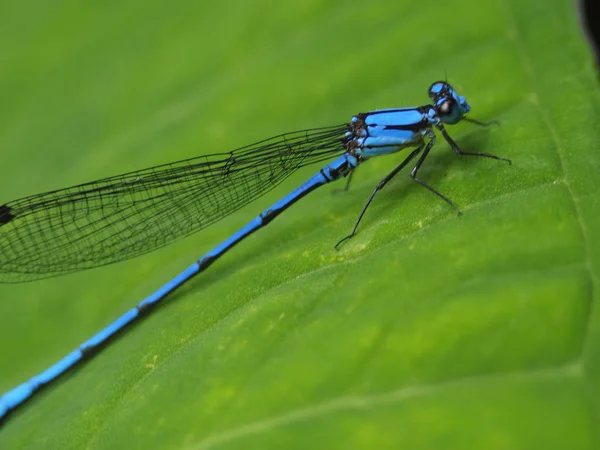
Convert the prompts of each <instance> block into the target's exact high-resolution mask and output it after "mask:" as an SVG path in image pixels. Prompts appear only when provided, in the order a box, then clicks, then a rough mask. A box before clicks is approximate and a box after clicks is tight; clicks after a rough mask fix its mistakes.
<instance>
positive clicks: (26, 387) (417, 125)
mask: <svg viewBox="0 0 600 450" xmlns="http://www.w3.org/2000/svg"><path fill="white" fill-rule="evenodd" d="M429 98H430V99H431V104H428V105H424V106H419V107H414V108H398V109H384V110H376V111H372V112H368V113H361V114H357V115H355V116H354V117H353V118H352V120H351V121H350V122H349V123H346V124H343V125H338V126H333V127H326V128H315V129H309V130H303V131H296V132H292V133H285V134H281V135H279V136H276V137H273V138H270V139H266V140H264V141H261V142H257V143H255V144H252V145H248V146H246V147H242V148H239V149H237V150H233V151H231V152H229V153H220V154H212V155H208V156H201V157H197V158H192V159H188V160H184V161H179V162H175V163H171V164H165V165H162V166H157V167H153V168H150V169H145V170H139V171H136V172H130V173H126V174H123V175H118V176H114V177H109V178H104V179H101V180H98V181H93V182H91V183H86V184H82V185H78V186H73V187H69V188H66V189H59V190H56V191H50V192H46V193H43V194H39V195H32V196H29V197H25V198H22V199H20V200H15V201H12V202H9V203H6V204H4V205H2V206H0V282H7V283H12V282H24V281H32V280H37V279H40V278H46V277H53V276H57V275H64V274H67V273H70V272H75V271H79V270H83V269H90V268H92V267H98V266H102V265H106V264H112V263H116V262H119V261H123V260H125V259H129V258H133V257H135V256H139V255H141V254H143V253H147V252H150V251H152V250H155V249H157V248H159V247H162V246H164V245H167V244H169V243H171V242H173V241H174V240H176V239H179V238H182V237H184V236H187V235H189V234H191V233H194V232H196V231H198V230H201V229H203V228H205V227H207V226H209V225H211V224H213V223H215V222H217V221H218V220H220V219H222V218H223V217H225V216H227V215H229V214H231V213H232V212H234V211H236V210H238V209H239V208H241V207H242V206H244V205H246V204H247V203H249V202H250V201H252V200H254V199H256V198H257V197H259V196H261V195H263V194H264V193H265V192H267V191H269V190H271V189H272V188H273V187H275V186H276V185H278V184H279V183H281V182H282V181H283V180H284V179H286V178H287V177H288V176H289V175H290V174H292V173H293V172H295V171H296V170H298V169H299V168H301V167H304V166H306V165H308V164H313V163H317V162H321V161H324V160H327V159H330V158H332V157H335V156H337V158H336V159H335V160H334V161H333V162H331V163H330V164H328V165H326V166H325V167H323V168H322V169H321V170H319V172H318V173H317V174H316V175H314V176H313V177H312V178H310V179H309V180H308V181H307V182H306V183H304V184H302V185H301V186H300V187H299V188H297V189H296V190H294V191H292V192H291V193H290V194H288V195H287V196H285V197H284V198H283V199H281V200H280V201H278V202H277V203H275V204H274V205H272V206H271V207H270V208H267V209H266V210H265V211H263V212H262V213H260V214H259V215H258V216H257V217H255V218H254V219H253V220H251V221H250V222H249V223H248V224H247V225H246V226H244V227H243V228H242V229H240V230H239V231H237V232H236V233H234V234H233V235H232V236H231V237H229V238H228V239H226V240H225V241H223V242H222V243H221V244H219V245H218V246H217V247H215V248H214V249H213V250H211V251H210V252H208V253H207V254H206V255H204V256H203V257H202V258H200V259H199V260H198V261H196V262H194V264H192V265H191V266H190V267H188V268H187V269H186V270H184V271H183V272H182V273H180V274H179V275H177V276H176V277H175V278H174V279H172V280H171V281H169V282H168V283H166V284H165V285H164V286H162V287H161V288H160V289H158V290H157V291H155V292H154V293H152V294H151V295H149V296H148V297H147V298H145V299H144V300H142V301H141V302H140V303H139V304H138V305H137V306H135V307H134V308H132V309H131V310H129V311H128V312H126V313H125V314H124V315H122V316H121V317H119V318H118V319H117V320H116V321H115V322H113V323H112V324H110V325H109V326H107V327H106V328H104V329H103V330H102V331H100V332H99V333H97V334H96V335H94V336H93V337H92V338H91V339H89V340H87V341H86V342H84V343H83V344H82V345H80V346H79V347H78V348H77V349H76V350H74V351H73V352H71V353H70V354H68V355H67V356H66V357H64V358H63V359H61V360H60V361H58V362H57V363H56V364H54V365H53V366H52V367H50V368H48V369H46V370H45V371H43V372H41V373H40V374H38V375H36V376H34V377H33V378H31V379H30V380H29V381H27V382H25V383H23V384H21V385H20V386H18V387H16V388H14V389H13V390H11V391H9V392H7V393H5V394H4V395H3V396H2V397H0V421H2V420H3V419H5V418H6V417H7V416H8V414H9V413H10V412H12V411H14V410H15V409H16V408H17V407H18V406H19V405H21V404H22V403H23V402H25V401H26V400H28V399H29V398H31V396H32V395H33V394H34V393H35V392H36V391H38V390H39V389H40V388H41V387H42V386H45V385H47V384H49V383H51V382H52V381H54V380H55V379H57V378H58V377H59V376H60V375H62V374H64V373H65V372H66V371H68V370H70V369H71V368H73V367H74V366H75V365H76V364H78V363H80V362H81V361H83V360H84V359H86V358H87V357H89V356H90V355H93V354H96V353H98V350H99V349H100V348H101V347H102V346H103V345H104V344H106V342H107V340H108V339H109V338H111V337H112V336H114V335H115V334H117V333H118V332H119V331H121V330H122V329H123V328H124V327H125V326H126V325H129V324H131V323H132V322H134V321H136V320H137V319H139V318H140V317H142V316H143V315H144V314H146V313H147V312H148V311H150V310H151V309H152V308H153V307H154V306H156V305H157V304H158V303H159V302H160V301H161V300H163V299H164V298H165V297H166V296H167V295H168V294H169V293H170V292H172V291H173V290H175V289H176V288H178V287H179V286H181V285H182V284H184V283H185V282H186V281H188V280H189V279H191V278H192V277H193V276H195V275H197V274H198V273H200V272H202V271H204V270H205V269H206V268H208V266H210V265H211V264H212V263H213V262H215V261H216V260H217V259H218V258H219V257H221V256H222V255H223V254H224V253H225V252H227V251H228V250H229V249H230V248H232V247H233V246H234V245H236V244H237V243H239V242H240V241H242V240H243V239H244V238H246V237H247V236H249V235H250V234H251V233H253V232H254V231H256V230H258V229H259V228H262V227H264V226H265V225H267V224H268V223H269V222H271V221H272V220H273V219H274V218H275V217H277V216H278V215H279V214H281V213H282V212H283V211H285V210H286V209H287V208H288V207H289V206H291V205H292V204H293V203H295V202H296V201H298V200H299V199H301V198H302V197H304V196H305V195H307V194H308V193H309V192H311V191H313V190H315V189H316V188H318V187H319V186H321V185H323V184H326V183H329V182H331V181H335V180H338V179H340V178H341V177H345V176H347V175H349V174H351V173H352V172H353V171H354V170H355V169H356V167H357V166H358V165H359V164H360V163H361V162H363V161H365V160H368V159H369V158H373V157H375V156H380V155H386V154H390V153H395V152H398V151H399V150H402V149H404V148H408V147H413V148H414V150H412V151H411V153H410V154H409V155H408V156H407V157H406V158H405V159H404V160H403V161H402V162H401V163H400V164H399V165H398V166H397V167H396V168H394V170H392V171H391V172H390V173H389V174H388V175H387V176H386V177H385V178H383V179H382V180H381V181H380V182H379V184H377V186H376V187H375V189H374V190H373V192H372V193H371V195H370V196H369V198H368V200H367V202H366V204H365V206H364V207H363V209H362V211H361V213H360V215H359V216H358V219H357V220H356V223H355V225H354V228H353V229H352V231H351V233H350V234H349V235H348V236H346V237H345V238H343V239H342V240H341V241H340V242H338V243H337V244H336V247H337V246H339V245H340V244H341V243H342V242H343V241H345V240H347V239H349V238H351V237H352V236H354V234H355V233H356V230H357V228H358V225H359V223H360V221H361V219H362V218H363V216H364V214H365V212H366V210H367V208H368V207H369V205H370V204H371V202H372V200H373V198H374V197H375V195H376V194H377V192H379V191H380V190H381V189H382V188H383V187H384V186H385V185H386V184H387V183H388V182H389V181H390V180H391V179H392V178H393V177H394V176H395V175H396V174H397V173H398V172H399V171H400V170H401V169H402V168H403V167H405V166H406V165H408V164H409V163H410V162H411V161H413V160H415V158H417V157H418V158H417V159H416V162H415V164H414V166H413V168H412V170H411V172H410V176H411V178H412V179H413V180H415V181H416V182H418V183H419V184H421V185H422V186H424V187H425V188H427V189H428V190H429V191H431V192H433V193H434V194H435V195H437V196H438V197H439V198H441V199H442V200H444V201H445V202H446V203H448V204H449V205H450V206H451V207H452V208H453V209H454V210H455V211H457V212H458V213H460V211H459V210H458V208H457V207H456V206H455V205H454V204H453V203H452V201H451V200H450V199H449V198H448V197H446V196H445V195H443V194H441V193H440V192H438V191H437V190H435V189H434V188H433V187H431V186H430V185H429V184H427V183H426V182H424V181H423V180H421V179H420V178H419V177H418V173H419V169H420V167H421V165H422V164H423V162H424V161H425V159H426V158H427V156H428V155H429V152H430V151H431V149H432V148H433V146H434V145H435V142H436V134H435V132H434V130H435V129H437V130H438V131H439V132H440V133H441V134H442V136H443V137H444V139H445V140H446V141H447V142H448V143H449V144H450V146H451V148H452V149H453V150H454V152H456V154H458V155H461V156H463V155H468V156H480V157H486V158H493V159H498V160H503V161H506V162H508V163H510V160H508V159H505V158H500V157H497V156H494V155H490V154H487V153H473V152H464V151H462V150H461V149H460V147H459V146H458V145H457V144H456V143H455V142H454V141H453V140H452V138H451V137H450V136H449V135H448V133H447V132H446V129H445V128H444V126H445V125H454V124H456V123H458V122H460V121H461V120H466V121H469V122H472V123H475V124H477V125H481V126H487V125H489V124H490V123H491V122H480V121H477V120H474V119H470V118H467V117H465V114H466V113H468V112H469V111H470V109H471V107H470V106H469V104H468V103H467V101H466V100H465V98H464V97H462V96H460V95H458V94H457V93H456V92H455V91H454V89H453V88H452V87H451V86H450V85H449V84H448V83H446V82H443V81H438V82H435V83H433V84H432V85H431V86H430V87H429Z"/></svg>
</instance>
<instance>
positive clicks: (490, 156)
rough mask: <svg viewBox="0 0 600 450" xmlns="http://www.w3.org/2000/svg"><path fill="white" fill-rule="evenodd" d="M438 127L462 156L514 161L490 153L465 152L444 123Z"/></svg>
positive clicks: (509, 162) (437, 125)
mask: <svg viewBox="0 0 600 450" xmlns="http://www.w3.org/2000/svg"><path fill="white" fill-rule="evenodd" d="M436 127H437V129H438V130H440V133H442V136H444V139H446V141H447V142H448V144H450V147H452V150H454V153H456V154H457V155H460V156H480V157H482V158H492V159H497V160H499V161H506V162H507V163H508V164H512V161H511V160H510V159H507V158H501V157H499V156H496V155H490V154H489V153H475V152H463V151H462V150H461V149H460V147H459V146H458V144H457V143H456V142H454V140H453V139H452V138H451V137H450V135H448V133H447V132H446V129H445V128H444V125H442V124H441V123H438V124H436Z"/></svg>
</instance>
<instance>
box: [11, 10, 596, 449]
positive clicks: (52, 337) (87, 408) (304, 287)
mask: <svg viewBox="0 0 600 450" xmlns="http://www.w3.org/2000/svg"><path fill="white" fill-rule="evenodd" d="M574 8H575V7H574V4H573V2H571V1H559V0H552V1H546V2H540V1H535V0H520V1H517V0H497V1H491V2H472V1H468V0H463V1H455V2H450V1H442V0H430V1H427V2H402V1H400V2H386V1H370V2H369V1H363V2H349V1H348V2H342V1H339V2H320V1H316V0H312V1H311V0H308V1H302V2H279V3H278V4H275V3H274V2H270V1H261V0H256V1H253V2H243V1H236V2H233V1H227V0H226V1H222V2H217V3H214V2H201V1H195V2H164V3H162V2H151V3H149V2H146V1H144V2H142V1H140V0H137V1H136V0H126V1H121V2H74V1H71V2H62V3H56V2H50V3H48V4H45V3H44V2H31V1H29V2H28V1H23V2H6V4H3V5H1V6H0V40H1V42H3V50H2V52H0V66H1V67H2V68H3V69H2V71H0V98H2V108H0V148H1V149H2V151H1V154H0V192H1V196H2V199H0V203H2V202H4V201H9V200H11V199H13V198H17V197H21V196H25V195H29V194H34V193H37V192H41V191H46V190H51V189H55V188H59V187H64V186H68V185H72V184H77V183H81V182H85V181H89V180H92V179H95V178H99V177H103V176H108V175H113V174H118V173H121V172H124V171H128V170H133V169H138V168H143V167H147V166H150V165H153V164H158V163H162V162H167V161H171V160H177V159H181V158H184V157H191V156H194V155H198V154H202V153H213V152H217V151H226V150H229V149H231V148H236V147H239V146H241V145H244V144H247V143H250V142H253V141H256V140H259V139H262V138H265V137H268V136H270V135H274V134H278V133H281V132H284V131H292V130H295V129H302V128H307V127H315V126H326V125H331V124H336V123H340V122H343V121H346V120H348V119H349V118H350V117H351V116H352V115H353V114H355V113H357V112H359V111H368V110H371V109H376V108H385V107H401V106H410V105H419V104H423V103H425V102H426V101H427V96H426V94H427V92H426V91H427V87H428V86H429V84H430V83H431V82H433V81H436V80H438V79H444V78H445V77H446V76H447V77H448V80H449V81H450V82H451V83H453V85H454V86H455V87H456V88H457V89H458V90H459V91H460V93H461V94H462V95H465V96H466V97H467V98H468V100H469V102H470V103H471V105H472V107H473V111H472V117H475V118H478V119H480V120H489V119H498V120H500V122H501V126H500V127H491V128H480V127H476V126H473V125H472V124H468V123H464V124H460V125H458V126H456V127H452V128H449V132H450V134H451V135H452V136H453V137H454V139H455V140H456V141H457V142H458V143H459V145H461V146H462V147H463V148H464V149H466V150H471V151H484V152H489V153H493V154H497V155H499V156H502V157H507V158H511V159H512V160H513V162H514V164H513V165H512V166H508V165H506V164H504V163H501V162H498V161H492V160H482V159H477V158H457V157H456V156H455V155H454V154H453V153H452V152H451V150H450V148H449V147H448V145H447V144H446V143H445V142H443V140H441V139H440V140H439V141H438V144H437V145H436V147H435V149H434V152H433V153H432V155H431V156H430V157H429V159H428V160H427V161H426V163H425V165H424V166H423V169H422V171H421V172H420V174H421V177H422V178H423V179H424V180H427V182H429V183H430V184H431V185H433V186H435V187H436V188H437V189H439V190H440V191H441V192H443V193H444V194H446V195H447V196H449V197H450V198H451V199H452V200H453V201H454V202H455V203H456V204H457V205H458V206H459V207H460V208H461V209H462V211H463V212H464V215H463V216H462V217H456V215H455V214H454V213H453V212H452V211H451V210H450V209H449V208H448V206H447V205H446V204H444V203H443V202H441V201H440V200H439V199H438V198H436V197H435V196H433V195H431V193H429V192H427V191H426V190H425V189H422V188H421V187H420V186H418V185H416V183H414V182H412V181H411V180H410V178H409V177H408V176H407V175H408V173H405V174H404V176H402V175H401V176H399V177H397V178H396V179H394V181H393V182H391V183H390V184H389V185H388V186H386V188H385V189H384V190H383V191H382V192H381V193H380V194H379V195H378V196H377V198H376V200H375V202H374V204H373V205H372V207H371V208H370V209H369V211H368V214H367V215H366V216H365V219H364V220H363V222H362V224H361V227H360V229H359V233H358V234H357V235H356V237H355V238H354V239H352V240H351V241H349V242H348V243H347V244H346V245H345V246H344V247H343V248H342V249H341V251H339V252H336V251H335V250H334V249H333V244H335V242H337V240H338V239H340V238H341V237H343V236H344V235H345V234H346V233H347V232H349V231H350V229H351V227H352V225H353V224H354V221H355V219H356V217H357V215H358V213H359V212H360V209H361V207H362V206H363V204H364V201H365V200H366V198H367V197H368V195H369V194H370V192H371V190H372V189H373V187H374V186H375V184H376V183H377V182H378V181H379V180H380V179H381V178H383V177H384V176H385V174H387V173H389V172H390V170H391V169H392V167H394V166H395V165H396V164H398V161H399V160H400V158H402V157H403V156H404V155H393V156H389V157H385V158H380V159H375V160H372V161H369V162H368V163H365V164H364V165H362V166H361V167H360V170H359V171H358V172H357V174H356V176H355V178H354V180H353V185H352V187H351V189H350V191H349V192H342V191H341V189H340V188H341V187H343V182H342V183H338V184H339V185H333V186H329V187H325V188H322V189H320V190H319V191H317V192H315V193H313V194H311V195H310V196H308V197H307V198H306V199H304V200H302V201H301V202H299V203H298V204H297V205H295V206H294V207H293V208H292V209H290V210H289V211H288V212H286V213H285V214H284V215H282V216H281V217H280V218H278V219H277V220H276V221H274V222H273V223H272V224H271V225H270V226H269V228H268V231H261V232H259V233H256V234H255V235H253V236H252V237H250V238H249V239H248V240H247V241H245V242H244V243H242V244H240V245H239V246H238V247H237V248H236V249H235V250H233V251H231V252H230V253H228V254H227V255H226V256H225V257H224V258H223V259H222V260H220V261H219V262H218V263H216V264H215V265H214V266H213V267H211V268H210V270H208V271H207V272H206V273H205V274H202V275H200V276H198V277H197V278H196V279H195V280H194V281H193V282H191V283H189V284H188V285H186V286H185V287H184V288H182V289H181V290H179V291H177V293H176V294H174V295H172V296H171V297H170V298H169V300H168V301H167V302H166V304H164V305H163V306H162V307H160V308H159V309H158V310H156V311H155V313H154V314H152V315H150V316H149V317H147V318H146V319H145V320H143V321H142V322H141V323H139V324H138V325H136V326H135V327H132V328H131V329H129V330H127V331H126V332H125V333H124V334H122V335H121V336H120V337H119V338H118V339H116V340H114V341H113V342H112V343H111V344H110V345H109V346H108V347H107V348H106V350H104V351H103V352H101V353H100V354H98V355H97V356H96V357H95V358H93V359H92V360H90V361H89V362H88V363H86V364H84V365H82V366H80V367H78V368H77V369H76V370H74V371H73V372H71V373H70V374H69V375H67V376H65V377H63V378H61V379H60V381H58V382H56V383H54V384H53V385H52V386H50V387H48V388H47V389H45V390H43V391H42V392H40V393H39V394H38V395H36V396H35V398H34V399H33V400H32V401H30V402H29V403H27V404H26V405H24V406H23V407H22V408H20V409H19V410H18V411H17V412H16V413H15V414H13V415H12V416H11V417H10V418H9V420H8V421H7V422H6V423H5V424H4V426H3V427H2V429H1V430H0V448H3V449H9V448H11V449H12V448H44V449H48V448H61V449H64V448H110V449H113V448H161V449H163V448H184V447H185V448H190V449H207V448H211V449H213V448H219V449H222V448H231V449H239V448H257V449H264V448H269V447H273V448H301V449H306V448H317V447H320V448H327V449H329V448H346V449H347V448H356V449H358V448H361V449H372V448H394V449H397V448H407V449H425V448H432V449H439V448H448V449H449V448H457V449H464V448H485V449H531V448H544V449H565V448H568V449H591V448H597V446H598V444H599V442H600V434H599V432H598V427H597V424H598V423H599V420H600V414H599V405H600V356H599V355H600V347H599V346H600V321H599V320H600V319H599V317H600V316H599V314H598V309H597V303H598V301H599V300H600V299H599V284H598V283H599V272H600V200H599V199H600V195H599V194H600V156H599V155H600V132H599V130H600V129H599V128H598V123H599V119H600V114H599V107H598V105H599V104H600V91H599V89H598V83H597V74H596V72H595V69H594V67H593V63H592V58H591V52H590V50H589V48H587V46H586V43H585V42H584V39H583V37H582V36H583V35H582V31H581V30H580V27H579V24H578V22H577V15H576V11H575V10H574ZM316 170H318V167H311V168H308V169H307V170H303V171H302V173H299V174H298V175H297V176H294V177H293V179H291V180H289V181H288V182H286V183H285V186H282V187H280V188H278V189H276V190H275V191H274V192H271V193H269V194H268V195H267V196H265V197H264V198H262V199H260V200H259V201H258V202H256V203H254V204H252V205H250V206H249V207H247V208H245V209H244V210H242V211H240V212H239V213H236V214H235V215H233V216H231V217H229V218H227V219H226V220H224V221H222V222H220V223H219V224H218V225H217V226H214V227H212V228H210V229H208V230H206V231H203V232H202V233H200V234H198V235H196V236H193V237H191V238H188V239H185V240H183V241H181V242H179V243H177V244H174V245H172V246H169V247H167V248H165V249H163V250H160V251H157V252H154V253H152V254H149V255H147V256H144V257H141V258H138V259H135V260H132V261H129V262H126V263H121V264H117V265H114V266H110V267H106V268H102V269H96V270H93V271H87V272H84V273H79V274H74V275H70V276H66V277H61V278H56V279H50V280H45V281H42V282H37V283H31V284H22V285H1V286H0V365H1V367H2V369H1V371H0V392H2V391H6V390H8V389H10V388H12V387H14V386H15V385H17V384H18V383H20V382H22V381H24V380H26V379H27V378H28V377H30V376H32V375H34V374H35V373H38V372H40V371H41V370H43V369H44V368H46V367H47V366H49V365H50V364H52V363H54V362H55V361H56V360H58V359H59V358H60V357H62V356H63V355H65V354H66V353H67V352H69V351H70V350H72V349H73V348H75V347H76V346H77V345H78V344H79V343H80V342H82V341H83V340H85V339H86V338H88V337H89V336H91V335H92V334H93V333H95V332H96V331H98V330H99V329H101V328H102V327H103V326H105V325H106V324H108V323H110V322H111V321H112V320H114V319H115V318H116V317H117V316H118V315H119V314H121V313H122V312H125V311H126V310H127V309H129V308H130V307H132V306H133V305H135V304H136V303H137V302H138V301H139V300H140V299H141V298H143V297H144V296H145V295H147V294H149V293H150V292H152V291H153V290H154V289H156V288H158V287H159V286H160V285H161V284H162V283H164V282H166V281H167V280H168V279H170V278H171V277H172V276H174V275H175V274H176V273H178V272H179V271H180V270H182V269H183V268H185V267H187V266H188V265H189V264H190V263H191V262H192V261H193V260H194V259H196V258H198V257H199V256H201V255H202V254H203V253H204V252H206V251H207V250H209V249H210V248H212V247H213V246H214V245H216V244H217V243H218V242H220V241H221V240H222V239H224V238H226V237H227V236H228V235H230V234H231V233H232V232H233V231H234V230H236V229H237V228H238V227H240V226H241V225H243V224H244V223H245V222H247V221H248V220H249V219H250V218H252V217H254V215H256V214H257V213H258V212H259V211H261V210H262V209H263V208H264V207H266V206H268V205H269V204H270V203H272V202H273V201H275V200H277V199H278V198H280V197H281V196H283V195H285V193H287V191H289V190H291V189H293V188H294V187H295V186H296V185H297V184H299V183H300V182H302V181H303V180H304V179H305V178H306V177H308V176H309V175H311V174H312V173H314V172H316ZM407 172H408V171H407Z"/></svg>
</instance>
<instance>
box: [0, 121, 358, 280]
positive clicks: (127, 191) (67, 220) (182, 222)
mask: <svg viewBox="0 0 600 450" xmlns="http://www.w3.org/2000/svg"><path fill="white" fill-rule="evenodd" d="M346 130H347V127H346V125H339V126H334V127H327V128H318V129H311V130H303V131H296V132H292V133H286V134H282V135H279V136H276V137H273V138H270V139H266V140H264V141H261V142H257V143H255V144H251V145H248V146H246V147H242V148H239V149H237V150H233V151H232V152H229V153H220V154H213V155H208V156H201V157H197V158H192V159H187V160H183V161H179V162H175V163H171V164H164V165H160V166H156V167H152V168H149V169H144V170H139V171H135V172H130V173H126V174H123V175H118V176H114V177H109V178H104V179H101V180H98V181H93V182H91V183H86V184H82V185H79V186H73V187H69V188H66V189H60V190H57V191H50V192H46V193H43V194H38V195H32V196H29V197H25V198H22V199H20V200H16V201H13V202H10V203H7V204H5V205H2V206H0V282H22V281H31V280H35V279H39V278H46V277H51V276H56V275H61V274H66V273H69V272H73V271H78V270H83V269H88V268H92V267H97V266H101V265H105V264H112V263H115V262H118V261H122V260H125V259H129V258H133V257H134V256H138V255H141V254H143V253H146V252H150V251H152V250H155V249H157V248H159V247H162V246H164V245H166V244H169V243H170V242H173V241H174V240H176V239H179V238H182V237H184V236H187V235H189V234H191V233H194V232H196V231H198V230H201V229H202V228H205V227H207V226H208V225H211V224H212V223H214V222H216V221H218V220H220V219H222V218H223V217H225V216H227V215H229V214H231V213H232V212H234V211H236V210H237V209H239V208H241V207H242V206H244V205H246V204H247V203H249V202H251V201H252V200H254V199H256V198H258V197H260V196H261V195H263V194H264V193H266V192H267V191H269V190H270V189H272V188H274V187H275V186H277V185H278V184H279V183H281V182H282V181H283V180H284V179H285V178H287V177H288V176H289V175H290V174H291V173H293V172H294V171H296V170H297V169H298V168H300V167H303V166H305V165H308V164H312V163H316V162H319V161H324V160H326V159H330V158H331V157H332V156H334V155H337V154H341V153H343V151H344V147H343V144H342V139H343V137H344V133H345V131H346Z"/></svg>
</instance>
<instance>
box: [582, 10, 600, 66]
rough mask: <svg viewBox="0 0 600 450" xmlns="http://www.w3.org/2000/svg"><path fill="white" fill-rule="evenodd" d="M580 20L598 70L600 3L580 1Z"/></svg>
mask: <svg viewBox="0 0 600 450" xmlns="http://www.w3.org/2000/svg"><path fill="white" fill-rule="evenodd" d="M581 19H582V21H583V24H584V26H585V28H586V31H587V36H588V39H589V41H590V44H591V45H592V47H593V49H594V53H595V54H596V63H597V64H598V68H600V2H599V1H598V0H581Z"/></svg>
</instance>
